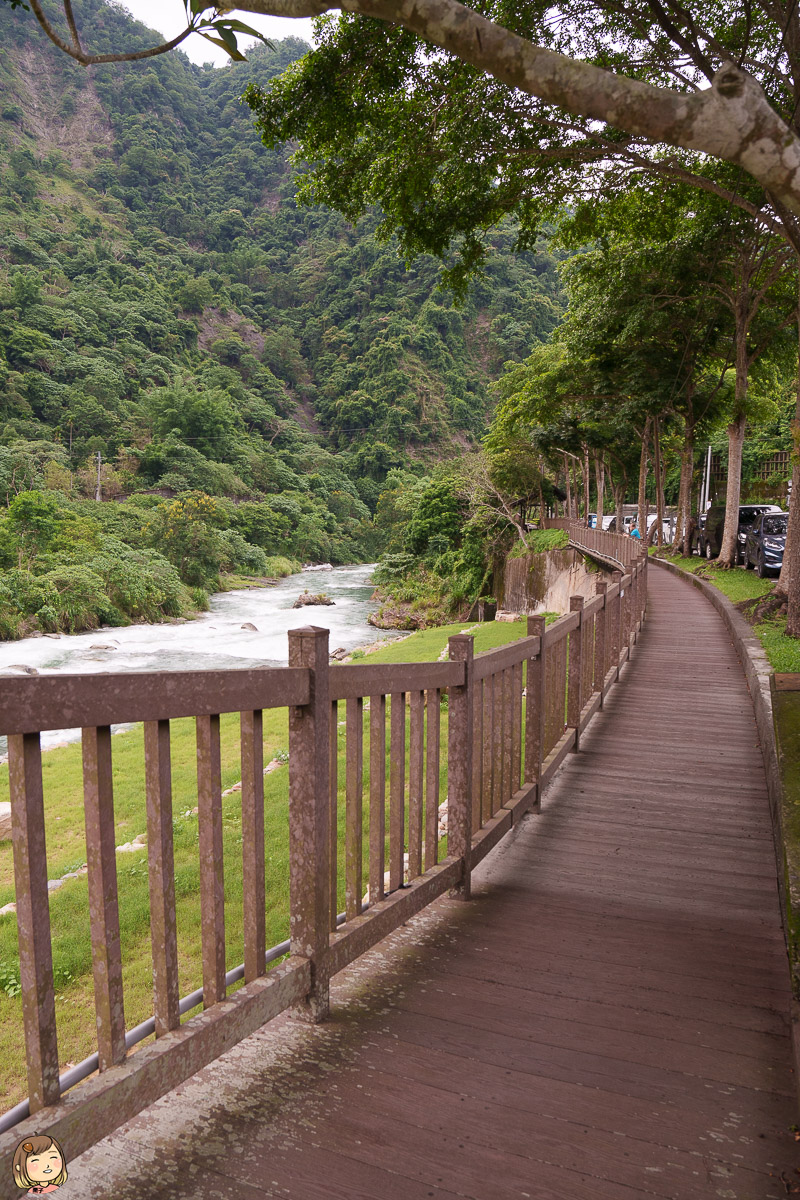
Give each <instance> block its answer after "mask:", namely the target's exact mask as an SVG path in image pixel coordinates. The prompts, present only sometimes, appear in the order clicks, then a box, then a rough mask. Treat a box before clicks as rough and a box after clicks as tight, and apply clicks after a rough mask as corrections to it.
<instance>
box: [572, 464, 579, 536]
mask: <svg viewBox="0 0 800 1200" xmlns="http://www.w3.org/2000/svg"><path fill="white" fill-rule="evenodd" d="M571 461H572V512H571V513H570V516H571V517H572V519H573V521H577V520H578V518H579V517H580V515H581V492H580V488H579V487H578V464H577V461H576V460H575V459H574V458H573V459H572V460H571Z"/></svg>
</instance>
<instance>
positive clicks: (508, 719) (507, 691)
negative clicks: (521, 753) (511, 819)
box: [500, 667, 514, 804]
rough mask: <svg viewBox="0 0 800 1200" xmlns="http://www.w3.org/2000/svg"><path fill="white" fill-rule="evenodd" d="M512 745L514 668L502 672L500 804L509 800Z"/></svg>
mask: <svg viewBox="0 0 800 1200" xmlns="http://www.w3.org/2000/svg"><path fill="white" fill-rule="evenodd" d="M513 745H514V668H513V667H507V668H506V670H505V671H503V787H502V791H501V800H500V803H501V804H505V803H506V801H507V800H510V799H511V796H512V794H513V791H514V789H513V788H512V786H511V763H512V756H513Z"/></svg>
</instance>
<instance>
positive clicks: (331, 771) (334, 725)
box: [328, 700, 339, 933]
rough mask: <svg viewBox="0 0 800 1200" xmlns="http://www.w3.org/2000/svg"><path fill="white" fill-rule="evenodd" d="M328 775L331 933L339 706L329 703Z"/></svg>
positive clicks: (335, 895)
mask: <svg viewBox="0 0 800 1200" xmlns="http://www.w3.org/2000/svg"><path fill="white" fill-rule="evenodd" d="M328 776H329V787H330V817H329V821H330V824H329V826H328V858H329V863H330V896H329V899H328V913H329V917H328V924H329V926H330V931H331V933H335V932H336V930H337V928H338V927H337V924H336V914H337V913H338V911H339V706H338V704H337V702H336V701H335V700H334V701H332V703H331V728H330V738H329V761H328Z"/></svg>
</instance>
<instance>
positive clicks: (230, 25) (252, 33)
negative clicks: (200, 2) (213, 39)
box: [215, 19, 275, 50]
mask: <svg viewBox="0 0 800 1200" xmlns="http://www.w3.org/2000/svg"><path fill="white" fill-rule="evenodd" d="M221 26H224V27H225V28H226V29H235V30H236V32H237V33H246V34H248V36H249V37H254V38H258V40H259V41H260V42H264V43H265V44H266V45H267V46H268V47H269V48H270V49H273V50H274V48H275V47H274V44H273V43H272V42H271V41H270V40H269V38H268V37H267V35H266V34H264V33H259V32H258V30H257V29H253V27H252V26H251V25H245V23H244V21H228V20H227V19H226V20H224V21H217V22H216V23H215V28H217V29H219V28H220V27H221Z"/></svg>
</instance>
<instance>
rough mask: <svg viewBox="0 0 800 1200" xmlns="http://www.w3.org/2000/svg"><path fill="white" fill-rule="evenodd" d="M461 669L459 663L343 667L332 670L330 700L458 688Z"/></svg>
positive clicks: (373, 664) (461, 675) (342, 665)
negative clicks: (431, 688) (432, 688)
mask: <svg viewBox="0 0 800 1200" xmlns="http://www.w3.org/2000/svg"><path fill="white" fill-rule="evenodd" d="M463 681H464V668H463V667H462V666H460V665H459V664H458V663H452V662H432V663H397V664H393V663H368V664H363V663H342V664H337V665H336V666H335V667H333V668H332V670H331V699H333V700H351V699H356V698H357V697H359V696H375V695H378V694H382V695H384V696H388V695H394V694H395V693H397V694H399V693H401V692H419V691H424V690H425V688H429V687H436V688H446V687H458V686H459V685H460V684H461V683H463Z"/></svg>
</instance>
